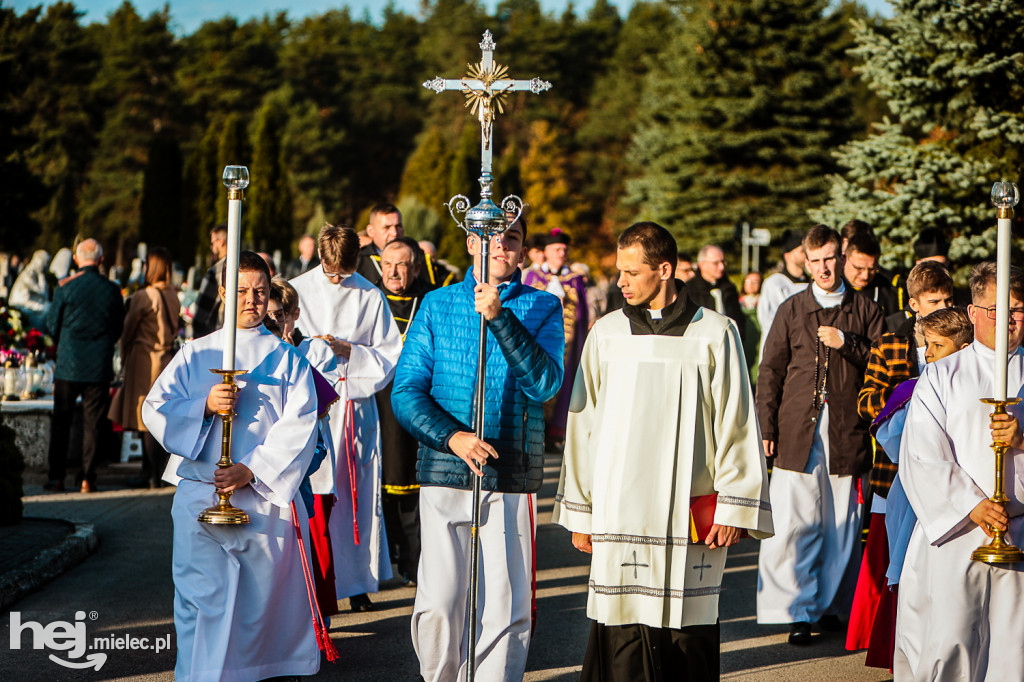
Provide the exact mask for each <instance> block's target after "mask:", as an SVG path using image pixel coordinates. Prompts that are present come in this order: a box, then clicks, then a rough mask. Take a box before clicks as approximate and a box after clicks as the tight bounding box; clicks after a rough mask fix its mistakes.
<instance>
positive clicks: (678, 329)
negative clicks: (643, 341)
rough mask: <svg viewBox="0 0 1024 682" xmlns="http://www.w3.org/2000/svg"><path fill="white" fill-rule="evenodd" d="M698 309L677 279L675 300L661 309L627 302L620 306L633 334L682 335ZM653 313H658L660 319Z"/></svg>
mask: <svg viewBox="0 0 1024 682" xmlns="http://www.w3.org/2000/svg"><path fill="white" fill-rule="evenodd" d="M699 309H700V306H699V305H697V304H696V303H694V302H693V300H691V298H690V296H689V294H688V293H687V291H686V285H685V284H683V282H682V281H681V280H678V279H677V280H676V300H674V301H672V302H671V303H669V304H668V305H667V306H665V307H664V308H662V309H661V310H649V309H647V308H641V307H640V306H635V305H630V304H628V303H627V304H625V305H624V306H622V312H623V314H624V315H625V316H626V318H627V319H628V320H629V330H630V332H631V333H632V334H633V335H634V336H650V335H658V336H682V335H683V334H684V333H685V332H686V328H687V327H688V326H689V324H690V322H691V321H692V320H693V317H694V316H695V315H696V314H697V311H698V310H699ZM655 314H660V316H661V317H660V319H659V318H657V317H655Z"/></svg>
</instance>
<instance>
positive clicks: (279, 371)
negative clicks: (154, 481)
mask: <svg viewBox="0 0 1024 682" xmlns="http://www.w3.org/2000/svg"><path fill="white" fill-rule="evenodd" d="M223 334H224V331H223V330H218V331H216V332H214V333H212V334H209V335H208V336H204V337H202V338H199V339H196V340H195V341H191V342H189V343H187V344H186V345H185V346H184V347H183V348H182V349H181V351H179V352H178V353H177V354H176V355H175V357H174V358H173V359H172V360H171V362H170V364H169V365H168V366H167V368H166V369H164V371H163V372H162V373H161V374H160V376H159V378H158V379H157V380H156V382H155V383H154V384H153V387H152V389H151V390H150V392H149V395H148V396H147V397H146V401H145V403H144V404H143V408H142V418H143V422H144V423H145V425H146V428H147V429H148V430H149V432H150V433H151V434H153V436H154V437H155V438H156V439H157V441H158V442H159V443H160V444H161V445H162V446H163V447H164V448H165V449H166V450H167V451H168V452H169V453H171V457H170V461H169V462H168V464H167V470H166V472H165V475H164V479H165V480H167V481H168V482H172V483H176V484H177V486H178V489H177V491H175V494H174V503H173V506H172V509H171V515H172V517H173V519H174V558H173V565H172V572H173V575H174V627H175V631H176V633H177V639H178V641H177V644H178V658H177V664H176V666H175V679H177V680H184V681H200V680H211V681H213V680H229V681H230V680H238V681H239V682H249V681H251V680H258V679H264V678H267V677H276V676H282V675H311V674H314V673H315V672H317V670H318V669H319V667H320V651H319V649H318V648H317V644H316V638H315V636H314V632H313V627H312V616H311V612H310V607H309V597H308V594H307V591H306V583H305V579H304V577H303V571H302V557H301V555H300V553H299V549H298V542H297V538H296V535H295V529H294V527H293V524H292V510H291V503H292V501H293V500H295V501H296V503H297V504H298V505H299V506H301V504H302V503H301V500H298V493H297V491H298V487H299V484H300V482H301V481H302V478H303V477H304V475H305V473H306V469H307V468H308V466H309V462H310V459H311V457H312V456H313V450H314V448H315V446H316V428H317V415H316V392H315V389H314V385H313V375H312V372H311V369H310V366H309V363H308V362H307V361H306V360H305V359H304V358H302V357H301V356H300V355H299V354H298V353H297V352H296V351H295V349H294V348H292V347H291V346H289V345H287V344H284V343H282V342H281V340H280V339H278V338H277V337H276V336H274V335H273V334H271V333H270V332H269V331H267V330H266V328H264V327H263V326H260V327H257V328H255V329H239V330H237V341H236V346H235V366H236V367H237V368H238V369H240V370H245V372H246V374H244V375H242V376H240V377H238V378H237V383H238V386H239V388H240V391H239V393H238V403H237V405H236V407H235V412H236V416H235V418H234V421H233V426H232V432H231V455H232V459H233V460H234V461H235V462H238V463H242V464H245V465H246V466H247V467H249V469H250V470H252V473H253V475H254V476H255V479H254V481H253V483H252V484H250V485H246V486H244V487H242V488H241V489H240V490H238V491H236V492H235V494H234V495H232V497H231V503H232V504H233V505H234V506H236V507H238V508H239V509H242V510H244V511H246V512H248V514H249V518H250V522H249V523H248V524H246V525H241V526H220V525H210V524H206V523H200V522H199V521H198V520H197V517H198V515H199V513H200V512H201V511H202V510H203V509H205V508H207V507H210V506H212V505H213V504H215V503H216V501H217V496H216V494H215V491H214V486H213V474H214V471H216V469H217V466H216V463H217V461H218V460H219V459H220V454H221V431H222V429H221V420H220V418H219V417H217V416H213V417H212V418H209V419H206V418H204V412H205V407H206V398H207V396H208V395H209V392H210V389H211V388H212V387H213V385H214V384H217V383H220V381H221V377H220V376H219V375H216V374H213V373H212V372H210V369H211V368H213V369H219V368H221V367H222V365H223V362H222V336H223ZM297 516H298V519H299V522H300V526H301V527H302V531H303V534H304V535H306V538H305V539H306V541H307V542H308V535H307V532H308V525H307V519H306V515H305V514H304V513H299V514H298V515H297Z"/></svg>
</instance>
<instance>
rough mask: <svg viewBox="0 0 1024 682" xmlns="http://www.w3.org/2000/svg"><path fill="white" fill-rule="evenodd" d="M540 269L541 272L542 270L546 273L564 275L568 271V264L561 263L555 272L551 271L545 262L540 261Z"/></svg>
mask: <svg viewBox="0 0 1024 682" xmlns="http://www.w3.org/2000/svg"><path fill="white" fill-rule="evenodd" d="M540 269H541V272H543V273H545V274H548V275H553V274H558V275H559V276H561V275H566V274H568V273H569V266H568V265H563V266H562V267H561V269H560V270H559V271H558V272H557V273H554V272H552V271H551V268H549V267H548V264H547V263H541V264H540Z"/></svg>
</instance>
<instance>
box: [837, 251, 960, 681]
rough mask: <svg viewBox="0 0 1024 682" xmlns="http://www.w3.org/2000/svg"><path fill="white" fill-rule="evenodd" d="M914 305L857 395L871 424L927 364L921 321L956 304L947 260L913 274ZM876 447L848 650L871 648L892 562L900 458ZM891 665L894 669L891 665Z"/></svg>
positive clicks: (886, 338) (878, 349)
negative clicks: (892, 494)
mask: <svg viewBox="0 0 1024 682" xmlns="http://www.w3.org/2000/svg"><path fill="white" fill-rule="evenodd" d="M907 288H908V289H909V290H910V309H911V310H913V311H914V314H913V315H911V316H910V317H909V318H908V319H906V320H905V321H904V322H903V324H902V326H900V327H899V328H898V329H897V330H896V331H894V332H888V333H885V334H882V335H881V336H880V337H878V338H877V339H875V341H874V343H872V344H871V354H870V355H869V356H868V366H867V369H866V370H865V372H864V387H863V388H861V389H860V393H859V394H858V395H857V412H858V413H860V416H861V419H863V420H864V421H865V422H867V423H869V424H870V423H871V420H872V419H874V418H875V417H877V416H878V414H879V413H880V412H881V411H882V407H883V406H884V405H885V402H886V401H887V400H888V399H889V396H890V395H891V394H892V392H893V389H894V388H896V387H897V386H898V385H899V384H901V383H902V382H904V381H907V380H908V379H911V378H915V377H917V376H918V375H919V374H920V373H921V368H923V367H924V348H925V346H924V339H923V338H922V336H921V331H920V330H919V329H916V325H917V320H920V319H922V318H924V317H927V316H928V315H930V314H931V313H932V312H934V311H936V310H942V309H944V308H947V307H948V306H950V305H952V304H953V278H952V277H950V275H949V271H948V270H946V267H945V266H944V265H942V264H941V263H936V262H934V261H924V262H922V263H918V264H917V265H915V266H914V267H913V269H912V270H911V271H910V275H909V276H908V277H907ZM886 454H887V453H886V452H885V451H884V450H883V449H882V448H880V447H876V448H875V453H874V464H873V465H872V467H871V522H870V524H869V525H870V529H869V530H868V543H867V547H866V548H865V550H864V557H863V559H862V561H861V566H860V575H859V576H858V579H857V591H856V594H855V596H854V600H853V610H852V612H851V613H850V626H849V629H848V630H847V632H846V648H847V649H849V650H850V651H855V650H857V649H863V648H865V647H867V646H868V643H869V640H870V637H871V631H872V628H873V626H874V622H875V613H876V612H877V611H878V604H879V602H880V601H881V600H882V598H883V594H882V593H883V592H884V591H885V568H886V566H887V565H888V563H889V557H888V554H887V552H886V547H887V546H888V541H887V539H886V536H885V525H886V524H885V513H886V511H885V510H886V497H887V495H888V494H889V486H890V485H892V480H893V477H895V476H896V464H895V463H894V462H895V458H893V460H892V461H890V460H889V458H888V457H886ZM885 667H887V668H888V667H889V666H888V665H886V666H885Z"/></svg>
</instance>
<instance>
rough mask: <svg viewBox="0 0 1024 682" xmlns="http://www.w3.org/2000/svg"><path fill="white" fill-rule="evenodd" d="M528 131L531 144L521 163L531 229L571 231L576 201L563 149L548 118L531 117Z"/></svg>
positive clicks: (574, 218)
mask: <svg viewBox="0 0 1024 682" xmlns="http://www.w3.org/2000/svg"><path fill="white" fill-rule="evenodd" d="M530 132H531V139H530V148H529V150H527V152H526V156H524V157H523V161H522V163H521V164H520V173H521V174H522V180H523V193H524V196H523V200H524V201H526V203H528V204H529V205H530V212H529V215H530V223H529V224H530V229H531V230H533V231H535V232H548V231H550V230H552V229H554V228H556V227H558V228H561V229H563V230H565V231H567V232H570V233H572V232H574V231H575V228H576V220H577V215H578V213H579V201H578V198H577V197H576V196H575V195H574V193H573V192H572V189H571V179H572V178H571V177H570V169H569V164H568V162H567V156H568V154H567V153H566V149H565V148H564V146H563V145H562V144H560V136H559V134H558V131H557V130H555V129H554V128H553V127H552V126H551V124H549V123H548V122H547V121H534V122H533V123H532V124H530Z"/></svg>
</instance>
